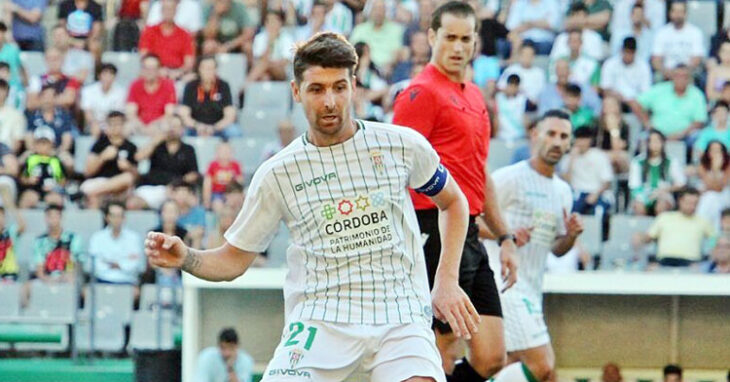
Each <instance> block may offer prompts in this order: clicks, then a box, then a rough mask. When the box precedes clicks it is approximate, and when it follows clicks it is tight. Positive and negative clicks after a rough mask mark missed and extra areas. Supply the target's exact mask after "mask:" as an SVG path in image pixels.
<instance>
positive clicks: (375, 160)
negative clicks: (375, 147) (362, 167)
mask: <svg viewBox="0 0 730 382" xmlns="http://www.w3.org/2000/svg"><path fill="white" fill-rule="evenodd" d="M370 162H372V164H373V168H374V169H375V172H376V173H378V175H385V161H384V157H383V153H382V152H380V151H371V152H370Z"/></svg>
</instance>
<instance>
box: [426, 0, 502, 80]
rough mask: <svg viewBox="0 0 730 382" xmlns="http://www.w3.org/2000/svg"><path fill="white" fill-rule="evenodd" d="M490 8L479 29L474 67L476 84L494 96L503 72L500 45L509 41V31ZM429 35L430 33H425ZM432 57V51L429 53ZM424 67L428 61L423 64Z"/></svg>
mask: <svg viewBox="0 0 730 382" xmlns="http://www.w3.org/2000/svg"><path fill="white" fill-rule="evenodd" d="M489 8H491V7H490V6H486V7H483V8H482V9H483V12H486V14H489V15H490V16H489V17H487V18H485V19H483V20H481V21H480V23H481V25H480V27H479V40H478V47H479V50H478V51H479V54H478V55H477V56H476V57H475V58H474V61H473V63H472V67H473V68H474V83H475V84H477V86H479V88H481V89H484V88H486V89H487V90H486V91H487V92H488V93H487V94H493V89H494V85H495V84H496V81H497V79H499V75H500V72H501V67H500V59H499V57H498V56H497V54H498V48H497V47H498V44H502V41H505V40H506V39H507V36H508V35H509V30H507V27H505V26H504V24H503V23H502V22H501V21H500V20H497V18H496V14H494V13H493V12H492V11H491V10H489V11H487V10H486V9H489ZM424 33H426V34H427V33H428V32H424ZM427 54H429V55H430V51H429V52H428V53H427ZM423 63H424V65H425V64H427V63H428V61H425V62H423Z"/></svg>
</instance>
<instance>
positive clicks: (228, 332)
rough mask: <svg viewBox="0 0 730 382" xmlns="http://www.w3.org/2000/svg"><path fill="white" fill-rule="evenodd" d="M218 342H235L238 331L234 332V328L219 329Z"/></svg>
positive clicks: (236, 341)
mask: <svg viewBox="0 0 730 382" xmlns="http://www.w3.org/2000/svg"><path fill="white" fill-rule="evenodd" d="M218 343H227V344H237V343H238V333H236V329H233V328H225V329H223V330H221V332H220V334H219V335H218Z"/></svg>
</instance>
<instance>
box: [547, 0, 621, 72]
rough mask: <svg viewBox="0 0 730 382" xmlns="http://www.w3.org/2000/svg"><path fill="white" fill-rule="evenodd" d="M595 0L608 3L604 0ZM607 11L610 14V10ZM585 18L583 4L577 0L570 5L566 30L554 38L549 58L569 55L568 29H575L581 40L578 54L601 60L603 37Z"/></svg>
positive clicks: (554, 58) (585, 9)
mask: <svg viewBox="0 0 730 382" xmlns="http://www.w3.org/2000/svg"><path fill="white" fill-rule="evenodd" d="M595 1H597V2H603V3H605V4H608V2H607V1H606V0H595ZM609 9H610V5H609ZM608 12H609V16H610V10H609V11H608ZM587 20H588V7H586V5H585V4H583V3H582V2H580V1H578V2H575V3H573V4H571V5H570V9H569V10H568V17H567V18H566V19H565V30H566V32H563V33H560V34H559V35H558V37H556V38H555V43H553V48H552V50H551V51H550V58H551V59H553V60H557V59H558V58H560V57H565V56H569V55H570V46H569V45H568V38H569V35H570V31H576V32H579V33H580V35H581V41H582V42H583V43H582V44H581V46H580V51H579V54H580V55H581V56H586V57H590V58H592V59H593V60H596V61H601V60H603V57H604V49H603V39H602V37H601V35H600V34H599V33H598V32H596V31H595V30H593V29H591V28H589V27H588V25H587ZM606 22H608V17H606Z"/></svg>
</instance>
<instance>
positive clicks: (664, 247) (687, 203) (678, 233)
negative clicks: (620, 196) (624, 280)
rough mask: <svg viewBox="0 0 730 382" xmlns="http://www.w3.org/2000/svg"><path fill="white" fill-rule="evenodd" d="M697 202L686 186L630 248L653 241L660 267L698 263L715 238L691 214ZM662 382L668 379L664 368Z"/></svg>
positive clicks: (703, 222) (693, 191)
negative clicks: (673, 208) (671, 206)
mask: <svg viewBox="0 0 730 382" xmlns="http://www.w3.org/2000/svg"><path fill="white" fill-rule="evenodd" d="M698 200H699V192H698V191H697V190H696V189H694V188H691V187H687V188H684V189H682V190H680V192H679V197H678V206H679V208H678V210H677V211H667V212H663V213H661V214H659V215H658V216H657V218H656V219H655V220H654V223H653V224H652V225H651V227H649V231H647V232H646V233H638V234H636V235H635V236H634V240H633V242H634V243H633V244H634V247H635V248H641V246H642V245H644V244H648V243H651V242H653V241H656V242H657V253H656V258H657V261H658V263H659V265H662V266H670V267H687V266H689V265H691V264H692V263H694V262H697V261H700V260H701V259H702V245H703V242H704V240H706V239H709V238H712V237H713V236H715V229H714V228H713V227H712V225H711V224H710V223H709V222H708V221H707V220H705V219H703V218H701V217H699V216H697V214H696V213H695V212H696V208H697V202H698ZM664 380H665V381H667V380H668V379H667V374H666V369H665V377H664ZM669 380H676V379H669Z"/></svg>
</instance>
